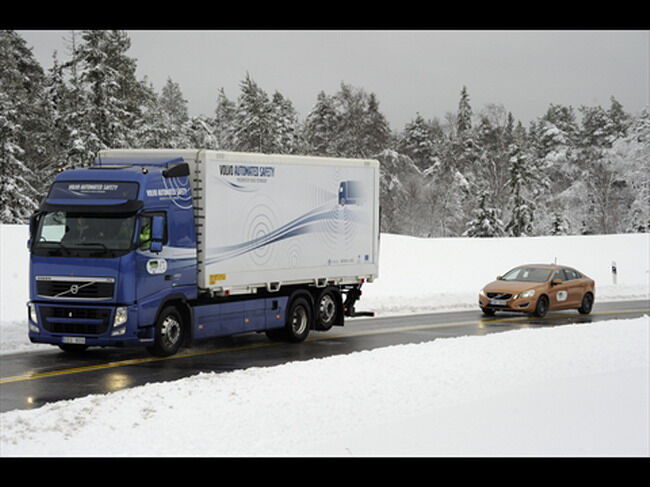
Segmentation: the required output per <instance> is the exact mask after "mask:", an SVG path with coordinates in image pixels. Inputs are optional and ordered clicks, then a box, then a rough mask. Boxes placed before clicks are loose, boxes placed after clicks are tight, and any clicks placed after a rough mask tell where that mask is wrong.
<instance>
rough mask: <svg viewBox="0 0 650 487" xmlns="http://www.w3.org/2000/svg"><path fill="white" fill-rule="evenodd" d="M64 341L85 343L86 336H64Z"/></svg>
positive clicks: (77, 343) (75, 343) (78, 343)
mask: <svg viewBox="0 0 650 487" xmlns="http://www.w3.org/2000/svg"><path fill="white" fill-rule="evenodd" d="M63 343H71V344H74V345H85V344H86V338H85V337H63Z"/></svg>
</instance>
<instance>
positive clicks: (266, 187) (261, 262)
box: [98, 149, 379, 296]
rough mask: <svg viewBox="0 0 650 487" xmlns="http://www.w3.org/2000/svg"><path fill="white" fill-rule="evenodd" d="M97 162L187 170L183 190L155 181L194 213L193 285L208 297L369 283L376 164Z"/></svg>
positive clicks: (188, 155) (189, 158)
mask: <svg viewBox="0 0 650 487" xmlns="http://www.w3.org/2000/svg"><path fill="white" fill-rule="evenodd" d="M98 159H99V160H100V161H101V162H100V163H101V164H112V163H116V162H117V163H119V162H120V161H134V160H137V161H146V160H151V161H152V162H160V161H165V160H166V161H173V160H176V159H177V160H179V161H183V162H187V163H188V164H189V166H190V176H189V178H187V181H188V183H187V184H188V185H189V188H182V187H181V188H179V187H178V185H179V184H181V185H182V182H181V183H179V180H178V179H177V178H174V179H170V180H168V181H167V180H166V181H164V183H165V184H166V185H167V184H169V185H170V188H169V189H170V191H171V193H173V195H175V196H176V203H177V204H178V205H179V206H182V205H184V204H185V205H188V206H190V205H193V210H194V215H195V224H196V233H197V242H196V249H197V258H198V261H197V271H198V279H197V285H198V287H199V288H200V289H202V290H204V291H209V292H210V293H211V294H213V295H217V296H225V295H236V294H249V293H256V292H257V291H258V290H260V289H266V290H267V291H270V292H274V291H277V290H279V289H280V288H282V287H283V286H288V285H299V284H305V285H314V286H317V287H322V286H325V285H327V284H334V285H346V284H358V283H363V282H372V281H373V280H374V279H375V278H377V277H378V260H379V162H378V161H376V160H372V159H344V158H328V157H309V156H295V155H269V154H256V153H240V152H226V151H214V150H205V149H201V150H198V149H197V150H194V149H186V150H172V149H169V150H167V149H159V150H151V149H143V150H108V151H102V152H100V154H99V158H98ZM171 185H176V186H175V187H172V186H171ZM179 189H181V190H183V189H186V191H179ZM171 193H170V194H171ZM190 195H191V197H190Z"/></svg>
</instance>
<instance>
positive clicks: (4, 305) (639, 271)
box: [0, 225, 650, 354]
mask: <svg viewBox="0 0 650 487" xmlns="http://www.w3.org/2000/svg"><path fill="white" fill-rule="evenodd" d="M27 238H28V228H27V225H0V354H3V353H4V354H6V353H14V352H21V351H30V350H43V349H44V345H33V344H31V343H30V342H29V341H28V340H27V331H26V323H25V317H26V313H27V308H26V305H25V303H26V302H27V300H28V296H29V287H28V277H29V271H28V270H29V253H28V250H27ZM556 260H557V262H558V263H562V264H566V265H571V266H573V267H576V268H577V269H579V270H581V271H582V272H584V273H585V274H587V275H588V276H590V277H592V278H593V279H595V280H596V299H597V300H599V301H606V300H609V301H612V300H618V299H634V298H647V297H650V234H648V233H644V234H625V235H593V236H564V237H529V238H490V239H480V238H443V239H424V238H415V237H406V236H402V235H391V234H382V236H381V243H380V261H379V279H378V280H377V281H376V282H374V283H368V284H366V285H365V286H364V288H363V297H362V298H361V300H360V301H359V303H358V305H357V309H358V310H373V311H375V312H376V313H377V314H378V315H379V316H381V315H388V314H408V313H424V312H435V311H441V310H451V309H475V308H476V299H477V294H478V291H479V289H481V288H482V287H483V286H484V285H485V284H486V283H487V282H489V281H491V280H493V279H494V278H495V277H496V276H497V275H499V274H504V273H505V272H506V271H508V270H509V269H511V268H512V267H515V266H517V265H520V264H526V263H550V262H555V261H556ZM612 262H616V265H617V269H618V273H617V283H616V284H614V283H613V280H612V274H611V265H612Z"/></svg>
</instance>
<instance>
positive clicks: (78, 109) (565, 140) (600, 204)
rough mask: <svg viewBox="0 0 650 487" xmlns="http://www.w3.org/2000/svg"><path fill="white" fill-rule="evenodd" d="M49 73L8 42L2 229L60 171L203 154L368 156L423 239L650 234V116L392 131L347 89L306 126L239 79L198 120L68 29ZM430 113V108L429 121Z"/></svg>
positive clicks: (3, 41) (456, 115) (453, 121)
mask: <svg viewBox="0 0 650 487" xmlns="http://www.w3.org/2000/svg"><path fill="white" fill-rule="evenodd" d="M66 41H67V45H68V49H67V52H66V53H65V55H64V58H61V59H60V58H59V53H56V52H55V53H53V58H52V67H51V68H49V69H47V70H45V69H44V68H43V67H42V66H41V65H40V64H39V63H38V62H37V60H36V59H35V58H34V55H33V53H32V50H31V48H30V47H29V46H27V44H26V42H25V41H24V39H22V38H21V36H20V35H19V34H18V33H16V32H15V31H11V30H4V31H0V177H1V184H0V222H2V223H25V222H26V221H27V220H28V219H29V216H30V215H31V214H32V212H33V211H34V210H35V209H36V208H37V207H38V206H39V204H40V202H41V200H42V198H43V197H44V195H45V193H46V191H47V187H48V186H49V184H50V183H51V181H52V179H53V178H54V176H55V174H56V172H57V170H59V169H66V168H71V167H84V166H89V165H91V164H92V162H93V160H94V158H95V155H96V154H97V152H98V151H99V150H102V149H107V148H206V149H219V150H232V151H243V152H261V153H275V154H301V155H318V156H334V157H352V158H372V159H377V160H379V162H380V167H381V195H380V204H381V211H382V219H381V230H382V231H383V232H388V233H395V234H404V235H413V236H419V237H460V236H466V237H500V236H512V237H519V236H539V235H587V234H611V233H631V232H648V231H650V185H649V177H650V167H649V164H650V162H649V161H650V113H649V110H648V107H646V108H645V109H644V110H643V111H641V112H640V113H627V112H626V111H625V110H624V107H623V106H622V105H621V103H619V102H618V101H617V100H616V99H615V98H614V96H612V97H611V98H610V103H609V106H605V107H602V106H578V107H575V108H574V107H572V106H563V105H558V104H554V103H553V102H552V100H549V104H548V108H547V110H546V112H545V113H542V114H540V115H539V116H538V117H537V118H536V119H535V120H533V121H532V122H530V123H529V124H528V126H526V127H525V126H524V125H523V124H522V123H521V122H520V121H518V120H515V119H514V117H513V116H512V113H511V112H510V111H508V109H507V108H506V107H504V106H503V105H501V104H488V105H486V106H483V107H473V106H472V104H471V97H470V90H469V89H468V88H467V87H466V86H459V87H458V90H459V91H458V92H459V97H458V108H457V110H456V111H455V112H453V113H451V112H448V113H444V114H439V115H438V116H434V117H432V118H425V117H423V116H422V115H421V114H420V113H415V114H413V117H412V119H411V121H410V122H409V123H407V124H406V125H405V126H404V127H402V128H391V127H390V126H389V124H388V122H387V120H386V117H385V116H384V115H383V114H382V112H381V109H380V100H378V98H377V96H376V95H375V94H374V93H368V92H367V91H366V90H365V89H364V88H363V87H355V86H351V85H349V84H346V83H345V82H341V84H340V87H339V89H338V91H337V92H335V93H330V94H328V93H325V92H323V91H320V92H319V93H314V104H313V107H312V108H311V110H310V111H309V113H307V114H305V116H304V117H302V118H301V117H300V116H299V114H298V113H297V112H296V110H295V108H294V106H293V104H292V102H291V100H289V99H288V98H287V97H285V96H284V95H282V94H281V93H280V92H278V91H275V92H273V93H267V92H265V91H264V89H263V87H261V86H259V85H258V84H257V83H256V82H255V80H254V79H253V78H252V77H251V76H250V74H249V73H242V80H241V82H240V84H239V93H236V94H229V95H227V94H226V93H225V91H224V89H223V88H218V87H215V94H214V97H215V106H214V108H213V107H210V108H206V111H208V112H209V113H208V114H204V115H200V116H190V115H189V114H188V107H187V100H186V99H185V98H184V95H183V92H182V89H181V87H180V85H179V84H178V83H176V82H174V81H173V80H172V78H171V77H168V78H167V81H166V84H165V85H164V86H163V87H162V89H161V90H160V91H159V92H157V91H156V90H155V89H154V87H153V85H152V83H151V82H150V81H149V80H148V79H147V78H146V76H145V77H144V78H143V79H137V76H136V68H137V63H136V60H135V59H133V58H131V57H129V56H128V55H127V52H128V50H129V48H130V39H129V37H128V34H127V33H126V32H125V31H121V30H86V31H72V32H70V33H69V35H68V36H67V37H66ZM426 111H427V109H426V107H422V110H421V112H422V113H425V112H426Z"/></svg>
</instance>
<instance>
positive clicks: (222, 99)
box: [214, 88, 236, 150]
mask: <svg viewBox="0 0 650 487" xmlns="http://www.w3.org/2000/svg"><path fill="white" fill-rule="evenodd" d="M235 112H236V105H235V103H234V102H233V101H231V100H229V99H228V97H227V96H226V93H225V91H224V89H223V88H220V89H219V92H218V93H217V108H216V109H215V112H214V134H215V138H216V144H217V147H218V148H219V149H221V150H232V149H233V148H234V121H235Z"/></svg>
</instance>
